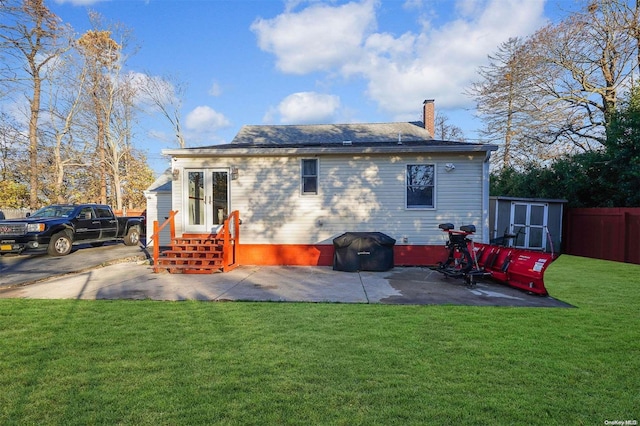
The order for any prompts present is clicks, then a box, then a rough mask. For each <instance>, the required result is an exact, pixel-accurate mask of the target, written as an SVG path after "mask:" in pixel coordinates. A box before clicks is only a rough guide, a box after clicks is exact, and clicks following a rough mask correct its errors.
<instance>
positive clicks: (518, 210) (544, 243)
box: [489, 196, 567, 253]
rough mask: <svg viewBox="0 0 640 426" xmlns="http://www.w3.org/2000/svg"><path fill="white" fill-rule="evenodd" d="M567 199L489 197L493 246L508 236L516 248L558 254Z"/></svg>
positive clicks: (490, 230)
mask: <svg viewBox="0 0 640 426" xmlns="http://www.w3.org/2000/svg"><path fill="white" fill-rule="evenodd" d="M566 202H567V200H559V199H547V198H518V197H500V196H498V197H496V196H492V197H489V233H490V236H491V241H492V242H493V243H501V242H502V241H503V240H504V239H505V238H509V237H508V236H509V235H510V236H511V237H512V241H511V243H512V245H513V246H515V247H519V248H526V249H532V250H541V251H545V252H553V253H558V252H560V250H561V244H562V220H563V214H564V205H565V204H566Z"/></svg>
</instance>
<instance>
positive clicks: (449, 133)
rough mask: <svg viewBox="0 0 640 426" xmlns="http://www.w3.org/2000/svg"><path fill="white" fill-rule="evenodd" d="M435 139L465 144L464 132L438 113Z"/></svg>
mask: <svg viewBox="0 0 640 426" xmlns="http://www.w3.org/2000/svg"><path fill="white" fill-rule="evenodd" d="M434 124H435V134H434V136H433V137H434V138H435V139H439V140H445V141H459V142H463V141H464V140H465V138H464V132H463V131H462V129H461V128H460V127H458V126H456V125H454V124H450V123H449V117H447V116H446V115H445V114H442V113H439V112H438V113H436V119H435V123H434Z"/></svg>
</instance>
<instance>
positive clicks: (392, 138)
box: [162, 122, 497, 157]
mask: <svg viewBox="0 0 640 426" xmlns="http://www.w3.org/2000/svg"><path fill="white" fill-rule="evenodd" d="M345 142H350V143H347V144H345ZM495 149H497V147H496V146H494V145H483V144H479V143H467V142H456V141H441V140H435V139H433V137H432V136H431V134H430V133H429V132H428V131H427V130H426V129H425V128H424V127H422V123H421V122H414V123H409V122H398V123H371V124H367V123H364V124H362V123H355V124H310V125H246V126H243V127H242V128H241V129H240V131H239V132H238V134H237V135H236V137H235V138H234V139H233V141H231V143H228V144H222V145H211V146H200V147H193V148H184V149H180V150H163V151H162V152H163V154H165V155H172V156H180V157H188V156H210V155H217V156H220V155H228V156H230V155H295V154H313V153H315V154H319V153H341V154H348V153H362V152H369V153H375V152H380V153H388V152H398V153H399V152H454V151H456V152H467V151H493V150H495Z"/></svg>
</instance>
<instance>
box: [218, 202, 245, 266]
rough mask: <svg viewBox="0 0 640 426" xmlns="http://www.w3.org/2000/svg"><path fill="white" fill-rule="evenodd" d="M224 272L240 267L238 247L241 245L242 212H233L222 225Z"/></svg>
mask: <svg viewBox="0 0 640 426" xmlns="http://www.w3.org/2000/svg"><path fill="white" fill-rule="evenodd" d="M220 234H222V235H221V236H222V241H223V243H222V247H223V249H222V250H223V251H222V259H223V265H222V272H229V271H231V270H233V269H235V268H237V267H238V266H239V263H238V246H239V244H240V212H239V211H238V210H234V211H232V212H231V213H230V214H229V216H228V217H227V218H226V219H225V221H224V224H223V225H222V230H221V231H220Z"/></svg>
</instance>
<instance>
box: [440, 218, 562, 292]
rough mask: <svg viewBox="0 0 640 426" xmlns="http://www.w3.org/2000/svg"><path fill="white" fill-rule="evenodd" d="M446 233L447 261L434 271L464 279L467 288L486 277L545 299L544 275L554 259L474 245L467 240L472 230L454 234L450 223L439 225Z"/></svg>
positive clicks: (469, 227) (466, 228)
mask: <svg viewBox="0 0 640 426" xmlns="http://www.w3.org/2000/svg"><path fill="white" fill-rule="evenodd" d="M439 228H440V229H442V231H444V232H447V233H448V237H449V238H448V241H447V243H446V247H447V250H448V257H447V259H446V260H445V261H444V262H440V263H439V265H438V266H437V267H435V268H434V269H435V270H436V271H438V272H441V273H443V274H444V275H445V276H447V277H456V278H464V280H465V282H466V283H467V285H469V286H474V285H475V280H476V278H477V277H490V278H492V279H494V280H496V281H498V282H501V283H503V284H506V285H508V286H510V287H515V288H519V289H521V290H525V291H528V292H531V293H535V294H539V295H541V296H546V295H547V294H548V292H547V289H546V288H545V286H544V280H543V276H544V271H545V270H546V269H547V267H548V266H549V265H550V264H551V262H553V261H554V260H555V259H556V258H557V256H556V255H554V254H553V253H544V252H538V251H534V250H527V249H522V248H516V247H509V246H503V245H495V244H481V243H474V242H473V240H472V239H471V238H470V236H471V235H473V233H474V232H475V230H476V229H475V226H473V225H465V226H461V227H460V231H455V230H454V226H453V224H451V223H443V224H440V225H439Z"/></svg>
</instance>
